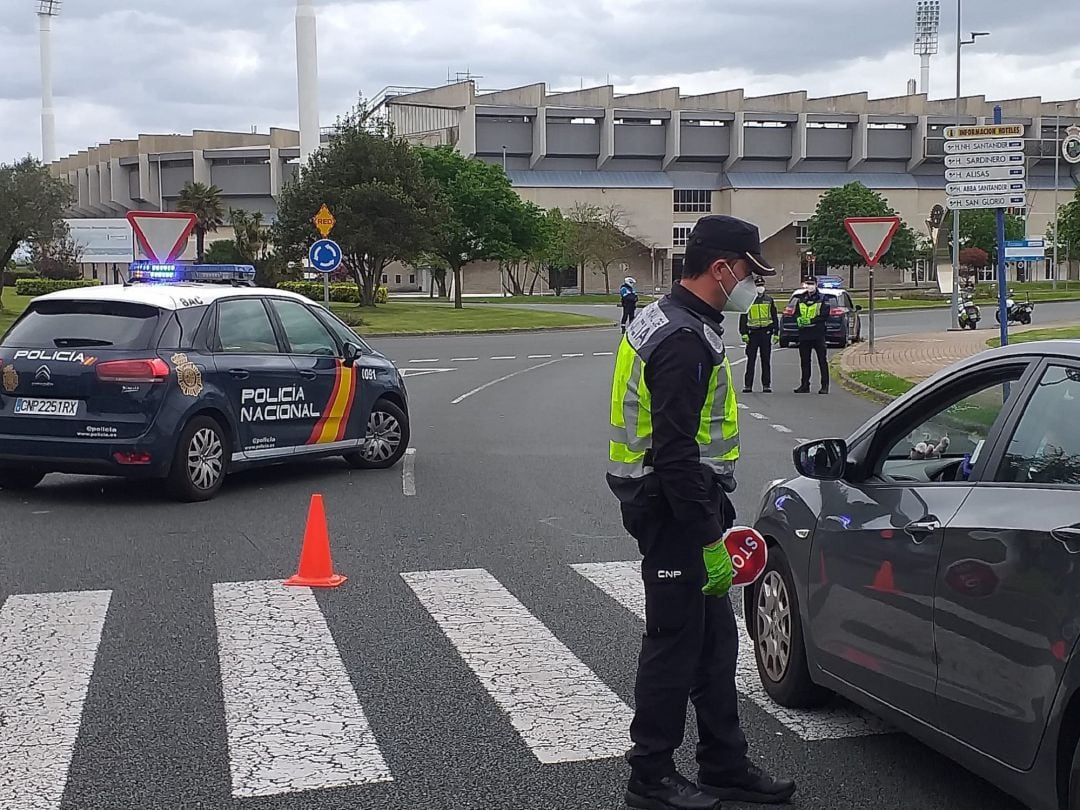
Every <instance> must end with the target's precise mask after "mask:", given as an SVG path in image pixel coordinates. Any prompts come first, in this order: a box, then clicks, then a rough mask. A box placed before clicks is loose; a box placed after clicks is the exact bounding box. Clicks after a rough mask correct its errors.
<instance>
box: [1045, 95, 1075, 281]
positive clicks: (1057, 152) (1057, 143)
mask: <svg viewBox="0 0 1080 810" xmlns="http://www.w3.org/2000/svg"><path fill="white" fill-rule="evenodd" d="M1041 134H1042V133H1040V136H1041ZM1060 172H1061V102H1060V101H1059V102H1058V103H1057V119H1056V120H1055V122H1054V275H1053V276H1052V278H1053V287H1054V289H1055V290H1056V289H1057V282H1058V241H1059V240H1058V224H1059V222H1058V182H1059V178H1060ZM1067 287H1068V284H1066V288H1067Z"/></svg>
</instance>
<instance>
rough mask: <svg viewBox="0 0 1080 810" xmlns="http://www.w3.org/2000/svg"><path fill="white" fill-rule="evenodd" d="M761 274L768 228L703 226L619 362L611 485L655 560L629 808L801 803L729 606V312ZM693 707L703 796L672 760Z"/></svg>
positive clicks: (648, 563)
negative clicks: (743, 660)
mask: <svg viewBox="0 0 1080 810" xmlns="http://www.w3.org/2000/svg"><path fill="white" fill-rule="evenodd" d="M753 271H756V272H759V273H762V274H768V275H772V274H773V273H774V272H775V271H774V270H773V269H772V268H771V267H770V266H769V265H768V263H767V262H766V261H765V259H764V258H763V257H762V256H761V243H760V238H759V236H758V229H757V228H756V227H755V226H753V225H751V224H750V223H748V222H743V221H742V220H738V219H734V218H732V217H726V216H710V217H704V218H702V219H701V220H699V221H698V223H697V225H696V226H695V227H694V230H693V231H692V232H691V234H690V237H689V241H688V245H687V248H686V256H685V259H684V264H683V273H682V278H681V279H680V281H679V282H677V283H676V284H675V285H674V286H673V287H672V291H671V293H670V295H667V296H664V298H662V299H661V300H659V301H656V302H654V303H652V304H650V305H649V306H647V307H645V309H643V310H642V311H641V312H640V313H639V314H638V316H637V318H636V319H635V320H634V322H633V324H631V326H630V328H629V329H627V333H626V336H625V337H624V338H623V340H622V343H621V344H620V347H619V354H618V358H617V360H616V366H615V376H614V381H613V384H612V402H611V430H612V433H611V441H610V443H609V447H610V454H609V473H608V478H607V480H608V484H609V486H610V487H611V489H612V491H613V492H614V493H615V495H616V496H617V497H618V498H619V501H620V502H621V506H622V518H623V524H624V525H625V526H626V529H627V531H628V532H630V534H631V535H633V537H634V538H635V539H636V540H637V542H638V547H639V549H640V551H641V553H642V555H643V557H644V559H643V560H642V564H641V574H642V579H643V580H644V583H645V635H644V638H643V639H642V647H641V656H640V659H639V664H638V674H637V682H636V685H635V688H634V697H635V702H636V710H635V714H634V720H633V723H632V724H631V727H630V737H631V739H632V741H633V747H632V748H631V750H630V751H629V752H628V753H627V755H626V757H627V761H628V762H629V763H630V767H631V772H632V773H631V777H630V782H629V784H628V786H627V791H626V801H627V804H628V805H629V806H631V807H635V808H658V809H659V810H664V808H683V809H684V810H692V809H694V808H697V809H698V810H708V809H709V808H713V807H715V805H716V802H717V800H724V799H728V800H731V801H751V802H770V803H775V802H782V801H786V800H787V799H788V798H789V797H790V796H791V795H792V793H794V791H795V785H794V783H793V782H790V781H787V780H777V779H773V778H772V777H770V776H768V775H767V774H765V773H764V772H763V771H761V770H760V769H759V768H757V767H756V766H754V765H753V764H752V763H751V762H750V760H749V759H748V758H747V755H746V754H747V745H746V738H745V737H744V736H743V733H742V730H741V728H740V727H739V712H738V695H737V693H736V690H735V664H736V659H737V657H738V631H737V629H736V625H735V617H734V614H733V613H732V609H731V602H730V601H729V600H728V598H727V592H728V589H729V588H730V586H731V578H732V567H731V558H730V557H729V556H728V553H727V550H726V549H725V548H724V544H723V542H722V537H723V534H724V532H725V531H726V530H727V529H728V528H730V527H731V525H732V524H733V522H734V520H735V511H734V508H733V506H732V504H731V501H730V500H729V498H728V494H729V493H731V492H733V491H734V490H735V462H736V460H737V459H738V457H739V431H738V409H737V405H736V402H735V391H734V388H733V385H732V380H731V366H730V364H729V363H728V360H727V357H726V355H725V353H724V342H723V339H722V337H721V335H722V333H723V328H722V327H721V325H720V322H721V321H722V320H723V317H724V316H723V314H722V313H723V312H731V313H739V314H741V313H744V312H746V311H747V310H748V309H749V308H750V306H751V304H753V303H754V301H755V299H756V298H757V291H756V290H755V288H754V281H753V279H752V278H751V277H750V274H751V272H753ZM642 382H644V383H645V385H646V386H647V387H648V397H643V396H641V394H640V392H641V391H642V390H643V388H644V387H643V386H642V385H641V383H642ZM643 411H644V413H643ZM703 426H704V427H703ZM689 699H692V700H693V703H694V708H695V710H696V713H697V719H698V736H699V739H700V744H699V745H698V748H697V760H698V766H699V769H698V784H697V785H695V784H693V783H691V782H690V781H689V780H687V779H686V778H684V777H683V776H681V775H680V774H679V773H677V772H676V770H675V764H674V760H673V758H672V757H673V754H674V752H675V750H676V749H677V748H678V747H679V746H680V745H681V744H682V741H683V734H684V731H685V728H684V726H685V722H686V705H687V701H688V700H689Z"/></svg>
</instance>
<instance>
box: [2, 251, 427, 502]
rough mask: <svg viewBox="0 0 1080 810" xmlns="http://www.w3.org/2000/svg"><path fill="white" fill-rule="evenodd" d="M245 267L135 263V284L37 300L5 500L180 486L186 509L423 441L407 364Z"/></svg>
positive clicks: (8, 369)
mask: <svg viewBox="0 0 1080 810" xmlns="http://www.w3.org/2000/svg"><path fill="white" fill-rule="evenodd" d="M253 279H254V269H253V268H251V267H247V266H232V265H221V266H215V265H202V266H199V265H189V266H182V265H180V266H172V265H149V264H145V263H137V264H134V265H132V270H131V282H130V283H128V284H124V285H111V286H101V287H87V288H81V289H75V290H66V291H62V292H55V293H49V294H48V295H43V296H41V297H39V298H36V299H34V300H33V301H32V302H31V303H30V306H29V307H28V308H27V310H26V312H25V313H24V314H23V315H22V316H21V317H20V318H19V319H18V320H17V321H16V322H15V323H14V324H13V325H12V326H11V328H10V329H9V330H8V332H7V333H6V334H5V335H4V336H3V339H2V340H0V488H2V489H13V490H24V489H30V488H32V487H34V486H36V485H37V484H38V483H39V482H40V481H41V479H42V478H43V477H44V476H45V475H46V474H48V473H51V472H65V473H83V474H102V475H117V476H126V477H129V478H143V479H155V478H157V479H164V480H165V481H167V483H168V488H169V490H170V491H171V492H172V494H173V495H174V496H175V497H176V498H178V499H179V500H183V501H201V500H207V499H209V498H212V497H213V496H214V495H215V494H217V492H218V490H219V489H220V487H221V484H222V481H223V479H224V477H225V475H226V473H228V472H230V471H233V470H238V469H241V468H244V467H250V466H255V465H262V464H274V463H280V462H285V461H290V460H294V459H299V458H311V457H318V456H331V455H339V456H343V457H344V458H345V460H346V461H347V462H348V464H349V465H350V466H351V467H354V468H361V469H372V468H385V467H390V466H393V465H394V464H396V463H397V462H398V460H399V459H400V458H401V457H402V455H403V454H404V452H405V449H406V447H407V446H408V443H409V417H408V397H407V394H406V391H405V384H404V381H403V380H402V376H401V374H400V373H399V372H398V370H397V369H396V368H395V367H394V365H393V363H391V362H390V361H389V360H387V359H386V358H385V357H383V356H382V355H381V354H379V353H378V352H376V351H375V350H374V349H372V348H371V347H370V346H368V345H367V344H366V343H365V342H364V341H363V340H361V339H360V338H359V337H358V336H357V335H356V334H355V333H354V332H353V331H352V330H351V329H350V328H349V327H348V326H346V325H345V324H344V323H343V322H342V321H340V320H338V318H336V317H335V316H334V315H333V314H332V313H331V312H330V311H328V310H327V309H325V308H324V307H322V306H320V305H318V304H316V303H314V302H312V301H310V300H308V299H307V298H304V297H303V296H300V295H296V294H294V293H290V292H286V291H284V290H275V289H262V288H257V287H254V286H253V284H254V281H253Z"/></svg>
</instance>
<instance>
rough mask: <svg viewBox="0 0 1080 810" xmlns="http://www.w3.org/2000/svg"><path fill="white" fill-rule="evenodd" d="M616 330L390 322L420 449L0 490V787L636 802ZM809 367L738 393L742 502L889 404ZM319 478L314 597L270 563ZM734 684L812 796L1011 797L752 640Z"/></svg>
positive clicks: (195, 804)
mask: <svg viewBox="0 0 1080 810" xmlns="http://www.w3.org/2000/svg"><path fill="white" fill-rule="evenodd" d="M936 314H937V315H939V316H940V313H936ZM894 317H899V316H894ZM909 317H910V314H909ZM918 317H920V318H921V317H925V316H922V315H919V316H918ZM618 337H619V336H618V332H617V330H614V329H611V330H583V331H575V332H562V333H544V334H535V335H507V336H487V337H457V338H425V339H398V340H378V341H374V342H375V344H376V346H377V347H378V348H379V349H381V350H383V351H384V352H386V353H387V354H388V355H389V356H390V357H392V358H393V359H394V360H395V361H397V363H398V365H399V366H400V367H401V368H403V369H406V370H407V371H406V374H407V375H408V380H407V382H408V384H409V389H410V394H411V397H412V424H413V439H412V446H413V447H414V448H415V455H414V457H413V458H412V460H411V461H410V462H409V466H408V467H407V468H406V469H402V468H397V469H393V470H389V471H386V472H379V473H364V472H353V471H350V470H348V469H347V468H346V467H345V466H344V465H343V464H342V463H339V462H337V461H336V460H332V461H324V462H318V463H311V464H308V465H306V466H301V467H282V468H274V469H268V470H262V471H254V472H251V473H246V474H239V475H237V476H235V477H234V478H232V479H230V480H229V482H227V484H226V486H225V488H224V490H223V491H222V493H221V495H220V496H219V497H218V499H217V500H215V501H213V502H210V503H207V504H196V505H178V504H173V503H170V502H168V501H167V500H165V499H164V497H163V496H162V495H161V494H160V493H159V492H158V491H157V489H156V488H155V487H151V486H146V485H134V484H128V483H124V482H122V481H113V480H100V479H92V478H81V477H71V476H51V477H49V478H48V479H46V481H45V482H44V483H43V484H42V485H41V486H40V487H39V488H38V489H37V490H35V491H33V492H32V493H29V494H25V495H20V496H16V495H13V494H8V493H0V516H2V520H0V551H2V553H0V603H2V604H3V607H2V608H0V807H2V808H4V810H30V809H31V808H32V809H33V810H54V808H63V810H136V809H137V810H152V809H157V808H160V809H161V810H176V809H177V808H184V809H185V810H186V809H187V808H213V809H214V810H217V809H218V808H235V810H286V809H288V810H301V809H303V810H328V809H329V808H342V809H344V808H365V810H390V809H391V808H393V809H394V810H405V808H410V809H411V808H446V809H447V810H449V809H450V808H454V810H465V808H477V810H479V809H480V808H483V809H484V810H491V809H492V808H507V809H510V808H514V809H515V810H552V808H573V809H574V810H611V809H612V808H617V807H620V806H621V795H622V789H623V786H624V780H625V776H626V769H625V766H624V764H623V762H622V760H621V759H620V756H619V755H620V753H621V752H622V750H623V749H624V747H625V744H626V732H625V721H626V718H627V717H628V713H629V708H628V707H629V706H630V705H632V701H633V678H634V672H635V664H636V657H637V653H638V647H639V643H640V634H641V623H640V620H639V618H638V617H637V616H636V615H635V611H634V609H633V605H634V598H635V596H634V594H635V593H636V583H635V581H634V578H633V575H632V568H629V567H628V566H625V565H620V563H623V562H625V561H633V560H635V559H637V554H636V548H635V545H634V543H633V541H632V540H630V539H629V538H628V537H627V536H626V535H625V533H624V532H623V530H622V527H621V525H620V522H619V519H618V512H617V509H616V506H615V503H614V501H613V499H612V497H611V496H610V494H609V492H608V491H607V489H606V486H605V484H604V479H603V473H604V463H605V458H606V437H607V402H608V396H609V386H610V376H611V369H612V362H613V361H612V357H611V353H612V352H613V351H614V350H615V348H616V346H617V341H618ZM732 357H733V359H738V358H741V357H742V352H741V350H736V351H734V352H733V353H732ZM473 358H475V359H473ZM494 358H500V359H494ZM796 364H797V353H796V351H795V350H784V351H778V352H777V353H776V357H775V363H774V366H775V372H774V376H775V380H774V388H775V390H776V391H777V393H776V394H773V395H771V396H766V395H763V394H753V395H746V396H742V397H741V398H740V399H741V402H742V404H743V405H745V406H746V407H745V408H744V409H743V410H742V412H741V417H742V418H741V435H742V441H743V457H742V461H741V462H740V465H739V480H740V486H739V489H738V491H737V492H736V494H735V502H736V506H737V508H738V510H739V513H740V516H741V517H743V518H745V519H747V520H749V519H752V517H753V514H754V511H755V508H756V502H757V500H758V497H759V494H760V492H761V489H762V487H763V486H764V484H765V483H766V482H767V481H769V480H770V479H773V478H776V477H780V476H785V475H788V474H789V473H790V472H791V449H792V447H793V446H794V445H795V443H796V442H797V441H798V440H800V439H809V438H814V437H818V436H825V435H846V434H847V433H848V432H849V431H850V430H851V429H853V428H854V427H856V426H857V424H858V423H860V422H861V421H863V420H864V419H866V418H868V417H869V416H871V415H872V414H873V412H874V407H873V406H872V405H870V404H868V403H866V402H864V401H862V400H858V399H855V398H852V397H850V396H849V395H847V394H846V393H844V392H843V391H842V390H838V387H837V386H834V390H833V393H832V394H831V395H830V396H829V397H827V398H826V397H821V396H817V395H811V396H806V397H796V396H794V395H793V394H792V393H791V389H792V388H793V387H794V386H795V384H796V383H797V379H796V378H797V373H796V371H795V367H796ZM741 371H742V366H741V365H740V366H737V367H736V376H737V377H741ZM406 491H409V492H412V491H415V494H414V495H413V494H409V495H407V494H405V492H406ZM316 492H317V493H321V494H322V495H323V496H324V498H325V502H326V506H327V512H328V515H329V524H330V531H331V542H332V548H333V554H334V562H335V566H336V568H337V570H338V571H340V572H341V573H343V574H345V575H347V576H348V581H347V582H346V583H345V584H344V585H342V586H341V587H339V588H336V589H333V590H321V591H318V592H315V593H314V594H313V595H311V592H308V591H306V590H295V589H285V588H282V587H279V586H278V585H277V583H278V582H279V581H280V580H281V579H282V578H284V577H286V576H288V575H290V574H291V573H292V572H293V571H294V570H295V567H296V562H297V555H298V552H299V548H300V539H301V537H302V535H303V531H304V522H305V516H306V510H307V506H308V501H309V498H310V496H311V494H312V493H316ZM609 563H610V565H608V564H609ZM589 564H599V565H589ZM572 566H584V567H580V568H574V567H572ZM628 571H629V572H631V573H630V576H627V572H628ZM431 572H438V573H431ZM403 574H404V575H406V576H403ZM266 583H270V584H266ZM620 597H621V598H620ZM5 600H6V601H5ZM628 608H630V609H628ZM740 688H741V689H742V691H743V693H744V695H745V699H744V701H743V703H742V707H741V709H742V718H743V724H744V727H745V729H746V733H747V736H748V738H749V741H750V744H751V750H752V754H753V756H754V757H755V758H756V759H757V760H758V761H759V762H760V763H761V764H762V765H763V766H765V767H766V768H769V769H771V770H773V771H776V772H779V773H784V774H789V775H791V776H793V777H794V778H796V779H797V780H798V783H799V791H798V793H797V796H796V801H795V806H796V807H801V808H822V809H823V810H824V808H828V809H829V810H845V809H846V808H875V810H894V809H895V810H899V809H900V808H912V807H917V808H925V809H926V810H929V809H930V808H948V809H949V810H1007V809H1008V810H1017V808H1018V805H1016V803H1015V802H1013V801H1012V800H1010V799H1009V798H1007V797H1005V796H1004V795H1003V794H1001V793H999V792H998V791H996V790H995V789H993V788H991V787H990V786H989V785H987V784H986V783H984V782H982V781H980V780H979V779H977V778H975V777H974V776H971V775H969V774H968V773H966V772H964V771H963V770H961V769H960V768H959V767H957V766H956V765H954V764H952V763H951V762H950V761H948V760H946V759H944V758H942V757H940V756H938V755H937V754H935V753H933V752H932V751H930V750H929V749H927V748H925V747H924V746H922V745H921V744H919V743H917V742H915V741H914V740H913V739H911V738H909V737H907V736H906V735H903V734H899V733H893V732H891V731H890V730H889V729H888V728H885V727H883V726H882V725H881V724H880V723H878V722H876V721H875V720H874V719H873V718H870V717H867V716H865V715H863V714H861V713H860V712H857V711H855V710H853V709H852V708H851V707H849V706H846V705H836V706H833V707H830V708H829V709H826V710H823V711H820V712H815V713H812V714H805V713H791V712H782V711H779V710H778V707H775V706H773V705H772V704H770V703H768V701H767V700H765V699H763V698H762V696H761V694H760V687H758V686H756V682H755V680H754V677H753V673H752V672H751V671H750V669H749V668H748V667H747V666H746V665H745V662H744V665H743V666H741V668H740ZM42 695H44V696H45V700H44V701H43V700H42V699H41V696H42ZM692 729H693V726H692V725H691V726H689V730H688V739H687V745H686V746H685V747H684V753H683V754H682V757H681V762H682V765H683V766H684V767H685V769H686V770H687V771H688V772H690V773H692V768H691V767H690V765H691V763H690V759H689V755H688V753H687V752H690V751H692V744H693V738H694V734H693V730H692Z"/></svg>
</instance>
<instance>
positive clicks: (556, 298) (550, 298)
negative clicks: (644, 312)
mask: <svg viewBox="0 0 1080 810" xmlns="http://www.w3.org/2000/svg"><path fill="white" fill-rule="evenodd" d="M619 300H620V299H619V296H618V295H617V294H612V295H511V296H510V297H509V298H503V297H502V296H501V295H492V296H485V297H483V298H466V299H465V301H464V303H465V304H466V305H468V304H613V305H614V304H617V303H619ZM652 300H653V297H652V296H648V295H640V294H639V296H638V306H639V307H640V306H644V305H645V304H648V303H650V302H651V301H652Z"/></svg>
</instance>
